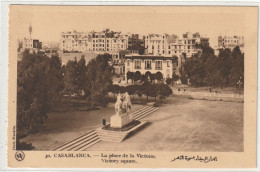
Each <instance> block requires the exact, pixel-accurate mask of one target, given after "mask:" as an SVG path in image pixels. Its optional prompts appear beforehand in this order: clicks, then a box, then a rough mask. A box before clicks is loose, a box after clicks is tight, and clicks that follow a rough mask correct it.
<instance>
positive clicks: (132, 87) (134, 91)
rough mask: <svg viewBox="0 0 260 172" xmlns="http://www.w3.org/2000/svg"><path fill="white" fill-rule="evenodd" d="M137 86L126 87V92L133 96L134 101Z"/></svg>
mask: <svg viewBox="0 0 260 172" xmlns="http://www.w3.org/2000/svg"><path fill="white" fill-rule="evenodd" d="M136 90H137V86H136V85H128V86H127V87H126V90H125V92H128V94H129V95H133V100H134V95H135V93H136Z"/></svg>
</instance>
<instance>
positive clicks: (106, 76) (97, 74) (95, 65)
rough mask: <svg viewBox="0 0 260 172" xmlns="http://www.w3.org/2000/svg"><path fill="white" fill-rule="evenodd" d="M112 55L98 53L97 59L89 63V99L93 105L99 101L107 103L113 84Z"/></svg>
mask: <svg viewBox="0 0 260 172" xmlns="http://www.w3.org/2000/svg"><path fill="white" fill-rule="evenodd" d="M111 59H112V58H111V55H109V54H104V55H98V56H97V57H96V58H95V59H92V60H90V61H89V63H88V65H87V79H88V81H89V87H88V89H89V92H90V95H89V97H88V98H89V100H90V102H91V105H92V107H93V106H94V103H96V102H99V103H102V104H103V105H104V104H106V103H107V100H106V99H105V97H106V95H107V93H108V91H109V88H110V86H111V84H112V67H111V66H110V65H109V63H110V62H111Z"/></svg>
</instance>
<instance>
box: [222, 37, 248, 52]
mask: <svg viewBox="0 0 260 172" xmlns="http://www.w3.org/2000/svg"><path fill="white" fill-rule="evenodd" d="M236 46H239V47H240V50H241V51H243V49H244V37H243V36H236V35H235V36H219V37H218V48H230V49H231V50H233V49H234V48H235V47H236Z"/></svg>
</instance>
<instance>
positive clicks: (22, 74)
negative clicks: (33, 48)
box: [17, 50, 63, 132]
mask: <svg viewBox="0 0 260 172" xmlns="http://www.w3.org/2000/svg"><path fill="white" fill-rule="evenodd" d="M62 89H63V84H62V72H61V61H60V59H59V57H58V56H57V55H55V56H52V57H51V58H49V57H47V56H45V55H44V54H43V53H32V54H31V53H29V51H28V50H26V51H24V52H23V54H22V59H21V61H19V62H18V65H17V128H18V130H20V129H22V128H25V129H28V130H29V131H30V132H33V131H37V130H38V129H39V128H40V127H41V125H42V124H43V123H44V119H45V118H47V112H48V111H49V110H50V106H52V105H53V104H56V103H58V102H59V100H60V96H61V91H62Z"/></svg>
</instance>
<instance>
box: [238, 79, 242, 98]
mask: <svg viewBox="0 0 260 172" xmlns="http://www.w3.org/2000/svg"><path fill="white" fill-rule="evenodd" d="M242 84H243V83H242V81H241V77H240V78H239V80H238V82H237V85H238V94H239V95H240V89H241V86H242Z"/></svg>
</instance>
